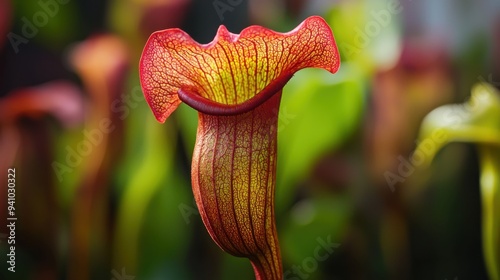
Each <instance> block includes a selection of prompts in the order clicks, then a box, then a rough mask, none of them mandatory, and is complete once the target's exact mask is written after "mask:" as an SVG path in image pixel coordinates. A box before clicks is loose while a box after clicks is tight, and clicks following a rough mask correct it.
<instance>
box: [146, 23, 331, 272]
mask: <svg viewBox="0 0 500 280" xmlns="http://www.w3.org/2000/svg"><path fill="white" fill-rule="evenodd" d="M339 65H340V58H339V54H338V50H337V46H336V44H335V40H334V38H333V34H332V31H331V30H330V28H329V26H328V25H327V24H326V22H325V21H324V20H323V19H322V18H320V17H317V16H313V17H310V18H308V19H306V20H305V21H304V22H302V23H301V24H300V25H299V26H298V27H297V28H295V29H294V30H292V31H290V32H289V33H284V34H283V33H277V32H274V31H272V30H269V29H266V28H263V27H261V26H251V27H248V28H246V29H244V30H243V31H242V32H241V34H239V35H238V34H233V33H230V32H228V30H227V29H226V28H225V27H224V26H221V27H220V28H219V30H218V32H217V35H216V37H215V39H214V40H213V41H212V42H211V43H209V44H205V45H201V44H198V43H197V42H195V41H193V39H191V37H190V36H189V35H188V34H186V33H185V32H184V31H182V30H179V29H167V30H163V31H158V32H155V33H153V34H152V35H151V37H150V38H149V40H148V42H147V43H146V46H145V48H144V51H143V54H142V58H141V61H140V78H141V85H142V88H143V92H144V95H145V98H146V100H147V102H148V103H149V105H150V107H151V109H152V111H153V113H154V115H155V116H156V118H157V120H158V121H160V122H164V121H165V120H166V119H167V118H168V116H169V115H170V114H171V113H172V112H173V111H174V110H175V109H176V108H177V106H178V105H179V104H180V103H181V101H183V102H185V103H187V104H188V105H189V106H191V107H193V108H194V109H196V110H198V111H199V123H198V132H197V138H196V145H195V149H194V155H193V163H192V173H191V175H192V187H193V192H194V196H195V199H196V203H197V205H198V208H199V210H200V213H201V217H202V219H203V222H204V224H205V226H206V228H207V230H208V232H209V233H210V235H211V237H212V239H213V240H214V241H215V242H216V243H217V244H218V245H219V246H220V247H221V248H222V249H223V250H224V251H226V252H228V253H230V254H232V255H235V256H240V257H246V258H249V259H250V261H251V263H252V265H253V267H254V272H255V275H256V278H257V279H282V266H281V258H280V252H279V243H278V239H277V233H276V226H275V221H274V189H275V177H276V148H277V146H276V138H277V111H278V109H279V104H280V98H281V92H282V88H283V86H284V85H285V84H286V83H287V81H288V80H289V79H290V78H291V77H292V76H293V74H294V73H295V72H296V71H298V70H300V69H302V68H306V67H318V68H324V69H326V70H328V71H330V72H331V73H335V72H336V71H337V69H338V67H339Z"/></svg>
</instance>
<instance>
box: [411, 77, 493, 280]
mask: <svg viewBox="0 0 500 280" xmlns="http://www.w3.org/2000/svg"><path fill="white" fill-rule="evenodd" d="M438 135H440V136H438ZM437 136H438V137H439V139H441V141H433V139H436V137H437ZM420 140H421V142H420V144H419V146H418V147H417V149H416V152H415V153H417V152H420V153H422V151H426V150H427V148H426V147H425V145H426V144H425V143H426V142H429V141H433V142H432V143H434V144H436V147H435V149H432V151H431V152H430V154H429V155H428V157H424V165H425V166H428V165H430V163H431V161H432V160H433V159H434V157H435V156H436V154H437V153H438V151H439V150H440V149H441V148H442V147H443V146H445V145H446V144H448V143H450V142H466V143H474V144H475V145H476V146H477V151H478V157H479V164H480V168H481V173H480V181H479V182H480V193H481V204H482V236H483V240H482V241H483V254H484V259H485V266H486V269H487V271H488V274H489V276H490V278H491V279H493V280H500V92H499V91H498V90H497V89H496V88H495V87H494V86H493V85H491V84H489V83H487V82H484V81H482V82H480V83H478V84H476V85H474V87H473V88H472V94H471V97H470V99H469V100H468V101H467V102H465V103H463V104H451V105H444V106H441V107H438V108H436V109H434V110H433V111H431V112H430V113H429V114H428V115H427V116H426V117H425V119H424V120H423V122H422V126H421V128H420Z"/></svg>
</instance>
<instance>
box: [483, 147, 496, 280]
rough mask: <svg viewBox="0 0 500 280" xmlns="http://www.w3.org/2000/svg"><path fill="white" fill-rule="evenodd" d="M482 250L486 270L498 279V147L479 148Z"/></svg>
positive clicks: (493, 277)
mask: <svg viewBox="0 0 500 280" xmlns="http://www.w3.org/2000/svg"><path fill="white" fill-rule="evenodd" d="M479 154H480V162H481V199H482V207H483V250H484V256H485V262H486V268H487V270H488V273H489V275H490V277H491V279H493V280H499V279H500V147H499V146H495V145H481V146H479Z"/></svg>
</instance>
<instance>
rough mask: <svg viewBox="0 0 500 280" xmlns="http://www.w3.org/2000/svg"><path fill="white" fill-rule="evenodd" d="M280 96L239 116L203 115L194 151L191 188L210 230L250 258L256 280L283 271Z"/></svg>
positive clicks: (222, 243) (224, 244) (223, 245)
mask: <svg viewBox="0 0 500 280" xmlns="http://www.w3.org/2000/svg"><path fill="white" fill-rule="evenodd" d="M280 98H281V93H279V94H276V95H274V96H272V97H271V98H270V99H269V100H267V101H266V102H265V103H264V104H262V105H261V106H259V107H257V108H256V109H255V110H252V111H250V112H248V113H245V114H240V115H235V116H212V115H206V114H203V113H200V114H199V124H198V134H197V138H196V146H195V150H194V154H193V165H192V174H191V176H192V183H193V192H194V196H195V199H196V203H197V205H198V208H199V210H200V213H201V217H202V219H203V222H204V223H205V226H206V227H207V229H208V232H209V233H210V235H211V237H212V239H213V240H214V241H215V242H216V243H217V244H218V245H219V246H220V247H221V248H222V249H223V250H224V251H226V252H228V253H230V254H232V255H235V256H239V257H247V258H249V259H250V260H251V261H252V264H253V266H254V270H255V272H256V274H257V275H259V274H260V275H261V278H257V279H280V277H281V274H282V269H281V258H280V252H279V244H278V239H277V236H276V226H275V223H274V185H275V174H276V139H277V137H276V132H277V130H276V127H277V118H278V116H277V114H276V112H277V110H278V108H279V102H280ZM264 275H265V276H266V277H264ZM271 275H272V277H271Z"/></svg>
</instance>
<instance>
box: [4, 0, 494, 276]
mask: <svg viewBox="0 0 500 280" xmlns="http://www.w3.org/2000/svg"><path fill="white" fill-rule="evenodd" d="M313 14H318V15H321V16H323V17H324V18H325V19H326V20H327V22H328V23H329V24H330V25H331V27H332V30H333V32H334V34H335V38H336V41H337V44H338V47H339V50H340V53H341V56H342V65H341V68H340V70H339V72H338V73H337V74H335V75H330V74H328V73H326V71H322V70H318V69H305V70H302V71H300V72H298V73H297V74H296V75H295V76H294V77H293V78H292V80H291V81H290V82H289V83H288V84H287V86H286V87H285V89H284V94H283V98H282V106H281V110H280V113H279V114H280V115H279V126H278V130H279V139H278V141H279V144H278V145H279V151H278V154H279V158H278V174H277V189H276V219H277V225H278V232H279V237H280V243H281V250H282V257H283V262H284V271H285V273H288V274H287V276H286V277H285V279H488V276H487V270H486V265H485V264H486V263H487V260H485V257H484V256H485V252H490V253H491V252H493V253H494V252H495V250H497V249H498V244H499V243H496V245H495V246H496V247H493V249H491V250H488V248H489V247H487V246H488V245H485V246H486V247H483V240H484V238H483V234H484V232H483V231H482V223H483V222H484V221H485V220H486V219H488V217H489V218H491V215H490V216H487V215H486V216H487V217H486V218H485V215H483V214H485V213H493V214H494V213H496V212H495V211H490V212H488V211H487V210H485V208H484V207H485V205H484V203H482V202H483V201H486V200H482V198H481V195H482V193H481V187H482V186H481V185H480V174H482V171H481V168H483V171H484V170H486V171H487V172H489V173H488V174H491V173H492V174H494V175H496V176H495V178H497V176H498V172H499V170H498V169H495V168H492V167H491V166H495V162H496V163H498V156H499V154H498V139H496V138H495V137H498V133H499V130H500V128H499V127H498V121H499V120H498V117H499V116H498V109H492V110H493V111H494V113H491V114H486V115H481V116H482V117H481V118H482V119H481V120H477V124H480V125H482V124H485V125H487V126H488V127H489V128H491V129H492V131H494V132H492V133H490V134H488V135H490V136H485V137H493V140H491V141H490V142H493V143H496V144H491V143H490V142H488V143H489V144H488V145H497V146H494V148H491V147H490V146H488V147H486V148H485V147H484V145H482V146H481V145H480V146H479V147H480V148H479V152H478V150H476V148H475V146H474V144H472V143H471V142H474V143H476V142H477V143H482V144H484V143H485V141H486V142H487V140H484V138H482V137H483V136H482V135H479V134H477V133H476V132H474V131H472V132H471V131H469V132H464V133H466V134H467V133H468V134H467V135H469V136H470V138H467V139H464V137H462V138H459V139H451V140H459V141H462V142H469V143H465V144H464V143H456V142H454V143H450V144H448V145H444V144H445V143H444V142H443V143H439V144H442V145H437V144H436V143H434V144H436V145H435V147H434V148H432V153H429V154H424V160H425V161H426V162H427V164H424V163H423V161H416V160H415V158H414V153H413V151H414V150H415V148H416V146H417V145H418V144H419V143H420V144H421V142H419V141H422V140H421V139H420V140H419V131H420V126H421V123H422V121H423V120H424V117H425V116H426V115H427V114H428V113H429V112H431V111H432V110H433V109H435V108H437V107H439V106H442V105H444V104H449V103H463V102H465V101H466V100H467V99H469V96H470V94H471V90H472V88H473V85H474V84H477V83H481V84H486V83H488V84H490V86H491V87H497V88H498V87H499V86H500V52H499V50H500V20H499V19H500V3H499V2H498V1H496V0H479V1H473V0H460V1H452V0H447V1H431V0H421V1H411V0H401V1H397V0H396V1H393V0H372V1H364V0H355V1H347V0H346V1H342V0H338V1H333V0H330V1H328V0H314V1H305V0H281V1H278V0H273V1H264V0H249V1H244V0H240V1H236V0H233V1H229V0H220V1H204V0H108V1H97V0H92V1H83V0H40V1H27V0H16V1H10V0H0V43H2V44H0V168H1V171H0V172H2V178H6V174H5V173H6V170H7V168H8V167H15V168H16V174H17V188H16V215H17V217H18V222H17V227H16V268H17V272H16V273H15V274H13V273H10V272H8V271H7V265H6V262H5V261H2V263H3V264H2V269H1V270H0V279H227V280H229V279H253V272H252V269H251V267H250V264H249V263H248V262H247V261H246V260H245V259H238V258H234V257H232V256H229V255H227V254H224V253H223V252H222V251H220V249H219V248H218V247H217V246H216V245H215V244H214V243H213V242H212V240H211V239H210V237H209V236H208V234H207V232H206V230H205V228H204V227H203V224H202V223H201V219H200V216H199V214H198V212H197V210H196V206H195V204H194V201H193V196H192V193H191V187H190V176H189V174H190V162H191V155H192V150H193V144H194V140H195V133H196V126H197V123H196V122H197V115H196V114H197V113H196V112H195V111H194V110H192V109H191V108H189V107H188V106H185V105H181V107H180V108H179V110H177V111H176V112H175V113H174V115H173V116H172V118H171V119H169V121H167V122H166V123H165V124H159V123H158V122H157V121H156V120H155V119H154V117H153V115H152V113H151V111H150V109H149V108H148V106H147V104H146V102H144V99H143V97H142V92H141V90H140V85H139V80H138V67H137V65H138V60H139V57H140V54H141V51H142V47H143V46H144V44H145V42H146V40H147V38H148V36H149V35H150V33H151V32H153V31H155V30H160V29H165V28H171V27H179V28H182V29H184V30H186V31H187V32H188V33H189V34H190V35H191V36H192V37H193V38H194V39H196V40H197V41H199V42H200V43H207V42H209V41H211V40H212V38H213V36H214V34H215V32H216V30H217V27H218V26H219V25H220V24H224V25H226V26H227V27H228V29H229V30H230V31H231V32H234V33H239V32H240V31H241V30H242V29H243V28H244V27H246V26H248V25H251V24H259V25H264V26H266V27H269V28H273V29H275V30H278V31H283V32H284V31H289V30H291V29H292V28H294V27H295V26H296V25H297V24H298V23H299V22H300V21H302V20H303V19H305V18H306V17H307V16H309V15H313ZM494 92H495V93H494V94H495V95H496V96H497V97H498V92H497V91H494ZM454 106H460V105H454ZM495 110H497V111H495ZM495 112H496V113H495ZM446 117H447V116H444V117H440V118H446ZM450 117H453V116H450ZM428 118H429V117H428ZM428 118H426V120H427V119H428ZM440 118H439V117H438V119H437V121H436V122H435V123H434V124H433V125H435V126H439V125H442V123H441V122H439V121H440V120H441V119H440ZM461 121H465V122H466V121H467V119H466V118H461ZM471 122H472V121H471ZM475 123H476V122H475ZM424 124H426V125H427V126H423V127H422V129H423V130H422V132H421V133H424V134H425V129H426V127H429V126H428V125H429V122H424ZM431 124H432V122H431ZM492 124H496V126H495V125H492ZM431 127H432V126H431ZM444 127H446V123H444ZM450 131H453V130H450ZM495 131H496V132H495ZM450 133H452V132H450ZM491 135H492V136H491ZM471 139H472V140H471ZM495 141H496V142H495ZM446 143H448V142H446ZM438 146H439V147H438ZM481 147H482V148H481ZM495 147H496V148H495ZM484 155H486V157H485V156H484ZM432 158H433V159H434V161H433V162H432V163H431V162H430V161H431V159H432ZM483 159H485V160H483ZM480 162H486V163H485V164H480ZM485 166H486V169H485ZM497 167H498V166H497ZM0 188H1V189H2V191H1V192H0V198H1V199H0V201H2V202H1V203H2V207H1V209H0V218H1V219H2V220H3V221H5V220H6V215H7V212H6V204H5V203H6V199H5V197H6V193H7V192H6V184H5V183H2V184H1V187H0ZM483 195H484V192H483ZM498 195H499V194H498V193H493V194H492V198H491V200H489V201H490V202H491V201H495V200H494V199H496V201H497V202H496V204H492V205H494V206H495V207H496V208H495V209H499V208H498V207H499V206H498ZM483 199H484V198H483ZM491 207H493V206H491ZM497 212H498V211H497ZM493 216H494V217H493V218H491V219H490V220H491V222H492V223H493V224H496V227H498V219H499V217H498V214H497V215H496V217H495V215H493ZM0 233H1V234H2V235H1V236H0V241H1V243H0V253H1V254H0V255H1V256H2V257H0V259H1V260H5V256H6V254H7V253H8V245H7V242H6V239H5V236H6V234H7V229H6V228H5V227H4V228H1V229H0ZM492 240H493V239H492ZM326 241H331V242H333V243H335V244H336V248H335V249H334V250H333V251H332V252H328V254H327V256H328V257H327V258H326V259H321V260H320V259H318V258H317V257H315V256H316V255H315V252H317V250H319V249H322V248H323V247H321V244H322V242H326ZM492 242H493V241H492ZM496 242H498V239H497V241H496ZM492 246H494V245H493V243H492ZM318 248H319V249H318ZM323 249H324V248H323ZM322 252H323V253H325V252H327V251H322ZM496 264H497V265H498V262H497V263H496ZM489 265H490V266H492V265H493V267H495V264H491V263H489ZM497 268H498V267H497Z"/></svg>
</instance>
